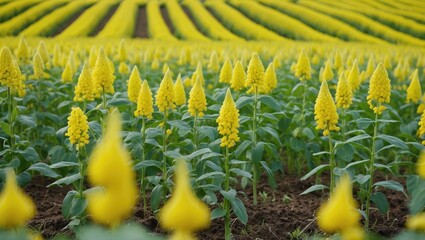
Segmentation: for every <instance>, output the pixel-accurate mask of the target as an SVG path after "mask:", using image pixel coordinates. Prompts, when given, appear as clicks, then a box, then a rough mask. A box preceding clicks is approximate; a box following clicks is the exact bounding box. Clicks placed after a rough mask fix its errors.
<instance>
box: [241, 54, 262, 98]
mask: <svg viewBox="0 0 425 240" xmlns="http://www.w3.org/2000/svg"><path fill="white" fill-rule="evenodd" d="M264 75H265V73H264V66H263V63H262V62H261V59H260V57H259V56H258V54H257V53H254V54H252V57H251V60H250V61H249V64H248V71H247V78H246V82H245V87H247V88H249V89H248V91H247V93H254V94H256V93H259V92H261V91H262V90H263V87H264Z"/></svg>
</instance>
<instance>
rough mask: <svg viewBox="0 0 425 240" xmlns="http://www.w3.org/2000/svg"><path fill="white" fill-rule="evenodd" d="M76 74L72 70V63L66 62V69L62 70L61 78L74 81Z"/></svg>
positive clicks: (68, 81)
mask: <svg viewBox="0 0 425 240" xmlns="http://www.w3.org/2000/svg"><path fill="white" fill-rule="evenodd" d="M73 76H74V72H73V71H72V67H71V63H70V62H69V61H68V62H66V65H65V69H64V70H63V72H62V75H61V79H62V82H66V83H70V82H72V78H73Z"/></svg>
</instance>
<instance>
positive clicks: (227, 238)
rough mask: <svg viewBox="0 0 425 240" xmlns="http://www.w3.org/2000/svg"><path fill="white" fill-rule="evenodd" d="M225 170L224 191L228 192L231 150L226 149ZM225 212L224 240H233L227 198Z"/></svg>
mask: <svg viewBox="0 0 425 240" xmlns="http://www.w3.org/2000/svg"><path fill="white" fill-rule="evenodd" d="M224 169H225V171H226V172H225V173H226V176H225V181H224V184H225V185H224V191H226V192H228V191H229V188H230V183H229V178H230V172H229V148H228V147H226V155H225V158H224ZM224 210H225V211H226V218H225V222H224V238H225V240H230V239H232V232H231V231H230V202H229V200H227V199H226V198H225V199H224Z"/></svg>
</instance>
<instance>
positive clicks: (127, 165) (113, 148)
mask: <svg viewBox="0 0 425 240" xmlns="http://www.w3.org/2000/svg"><path fill="white" fill-rule="evenodd" d="M87 175H88V180H89V182H90V183H91V184H92V185H93V186H100V187H103V188H104V189H103V191H101V190H99V191H94V192H91V193H89V194H87V200H88V206H87V210H88V213H89V214H90V216H91V218H92V219H93V220H94V221H95V222H97V223H100V224H104V225H106V226H108V227H111V228H113V227H116V226H118V225H119V224H120V223H121V222H122V221H123V220H124V219H125V218H127V217H128V216H129V215H130V214H131V213H132V211H133V208H134V206H135V205H136V202H137V195H138V189H137V185H136V175H135V173H134V171H133V169H132V162H131V158H130V154H129V153H128V152H127V150H126V149H125V148H124V147H123V146H122V140H121V122H120V114H119V112H118V111H117V110H113V111H112V112H111V113H110V114H109V116H108V119H107V123H106V130H105V133H104V135H103V138H102V140H101V141H100V143H98V144H97V146H96V147H95V149H94V150H93V153H92V156H91V157H90V161H89V164H88V167H87Z"/></svg>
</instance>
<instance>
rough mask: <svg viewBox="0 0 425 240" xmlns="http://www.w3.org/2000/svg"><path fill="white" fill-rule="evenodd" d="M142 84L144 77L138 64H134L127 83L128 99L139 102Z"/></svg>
mask: <svg viewBox="0 0 425 240" xmlns="http://www.w3.org/2000/svg"><path fill="white" fill-rule="evenodd" d="M141 86H142V79H141V78H140V75H139V69H138V68H137V66H134V67H133V71H131V75H130V79H129V80H128V84H127V93H128V99H129V100H130V101H131V102H134V103H137V99H138V97H139V93H140V88H141Z"/></svg>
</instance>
